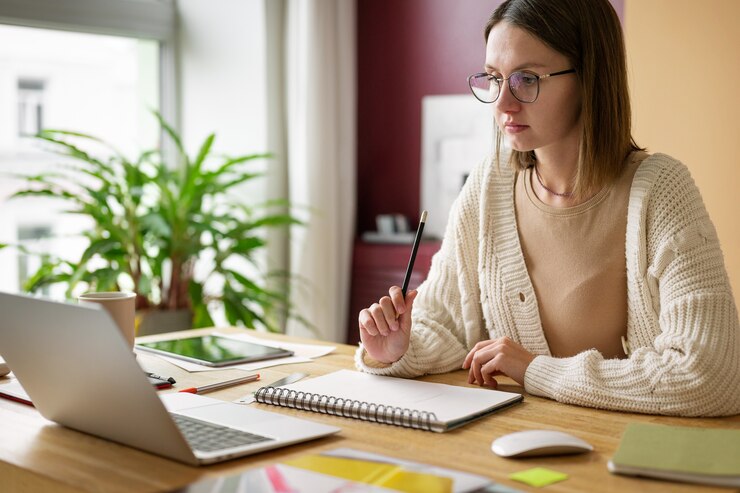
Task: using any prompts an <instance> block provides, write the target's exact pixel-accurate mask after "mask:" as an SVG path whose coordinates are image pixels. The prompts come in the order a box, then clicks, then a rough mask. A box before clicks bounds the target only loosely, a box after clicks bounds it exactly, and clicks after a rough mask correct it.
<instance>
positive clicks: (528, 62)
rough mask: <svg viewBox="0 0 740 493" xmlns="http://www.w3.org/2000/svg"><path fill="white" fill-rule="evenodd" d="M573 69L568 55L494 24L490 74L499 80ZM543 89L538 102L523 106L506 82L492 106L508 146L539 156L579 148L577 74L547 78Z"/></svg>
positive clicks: (522, 32)
mask: <svg viewBox="0 0 740 493" xmlns="http://www.w3.org/2000/svg"><path fill="white" fill-rule="evenodd" d="M571 68H573V67H572V66H571V63H570V62H569V61H568V58H567V57H566V56H565V55H563V54H562V53H559V52H557V51H555V50H553V49H552V48H550V47H549V46H547V45H546V44H545V43H543V42H542V41H540V40H539V39H537V38H536V37H535V36H533V35H531V34H529V33H528V32H527V31H525V30H523V29H521V28H518V27H514V26H512V25H510V24H509V23H507V22H505V21H503V22H499V23H498V24H497V25H496V26H494V28H493V29H492V30H491V32H490V34H489V36H488V43H487V44H486V67H485V71H486V72H487V73H489V74H493V75H495V76H496V77H504V78H506V77H509V76H510V75H511V74H512V72H516V71H518V70H526V71H530V72H533V73H535V74H538V75H543V74H549V73H553V72H559V71H561V70H567V69H571ZM539 85H540V91H539V96H538V97H537V100H536V101H535V102H533V103H522V102H521V101H519V100H517V99H516V98H515V97H514V95H513V94H512V93H511V90H510V89H509V82H508V81H505V82H503V83H502V86H501V93H500V94H499V97H498V99H497V100H496V101H495V102H494V103H492V106H493V109H494V114H495V118H496V123H497V124H498V125H499V128H500V129H501V131H502V132H503V134H504V136H505V137H506V140H507V142H508V144H509V146H511V148H512V149H514V150H517V151H532V150H534V151H535V152H536V153H537V154H539V153H540V152H546V151H551V150H552V151H562V148H564V147H569V146H575V149H576V150H577V149H578V142H579V139H580V136H581V122H580V114H581V95H580V90H579V87H578V79H577V77H576V74H573V73H571V74H564V75H558V76H555V77H550V78H545V79H542V80H540V81H539ZM571 149H572V147H571ZM571 152H572V151H571Z"/></svg>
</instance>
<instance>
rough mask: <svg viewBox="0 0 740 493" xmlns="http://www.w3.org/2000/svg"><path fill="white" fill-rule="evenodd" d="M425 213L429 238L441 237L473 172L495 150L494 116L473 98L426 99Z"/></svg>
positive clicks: (424, 149)
mask: <svg viewBox="0 0 740 493" xmlns="http://www.w3.org/2000/svg"><path fill="white" fill-rule="evenodd" d="M421 120H422V132H421V133H422V137H421V139H422V145H421V210H427V211H429V218H428V219H427V223H426V226H425V227H424V233H425V235H429V236H430V237H432V236H433V237H437V238H442V236H443V233H444V230H445V226H446V225H447V216H448V215H449V213H450V208H451V207H452V203H453V202H454V200H455V198H456V197H457V196H458V194H459V193H460V189H461V188H462V186H463V184H464V183H465V180H466V179H467V177H468V175H469V174H470V171H471V170H472V169H473V168H475V167H476V166H477V165H478V164H479V163H480V162H481V161H483V160H484V159H485V158H486V157H487V156H488V155H489V154H490V153H491V151H492V149H493V142H494V135H493V111H492V109H491V107H490V105H486V104H481V103H480V102H479V101H476V100H475V98H473V97H472V95H470V94H460V95H446V96H425V97H424V98H423V99H422V117H421Z"/></svg>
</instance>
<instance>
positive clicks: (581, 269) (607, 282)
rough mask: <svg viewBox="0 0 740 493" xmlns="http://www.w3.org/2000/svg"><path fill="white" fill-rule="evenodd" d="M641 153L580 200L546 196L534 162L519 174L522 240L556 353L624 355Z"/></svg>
mask: <svg viewBox="0 0 740 493" xmlns="http://www.w3.org/2000/svg"><path fill="white" fill-rule="evenodd" d="M644 157H645V154H644V153H633V154H632V155H631V156H630V162H629V164H628V166H627V167H626V168H625V170H624V172H623V173H622V175H621V177H620V178H619V180H618V181H617V182H615V183H612V184H611V185H609V186H606V187H604V188H603V189H602V190H601V191H600V192H599V193H597V194H596V195H594V196H593V197H592V198H590V199H589V200H587V201H586V202H584V203H582V204H579V205H577V206H575V207H567V208H558V207H552V206H549V205H547V204H545V203H544V202H542V201H541V200H540V199H539V198H538V197H537V195H536V193H535V192H534V190H533V189H532V180H533V179H534V178H533V172H532V170H533V168H528V169H527V170H525V171H524V172H523V173H519V174H518V175H517V177H516V186H515V189H514V198H515V211H516V222H517V226H518V231H519V241H520V242H521V248H522V253H523V254H524V262H525V263H526V265H527V271H528V272H529V276H530V278H531V279H532V285H533V286H534V292H535V297H536V298H537V307H538V309H539V313H540V319H541V321H542V329H543V331H544V333H545V338H546V339H547V344H548V346H549V347H550V353H551V354H552V355H553V356H556V357H567V356H574V355H576V354H578V353H580V352H582V351H586V350H588V349H596V350H597V351H599V352H600V353H601V354H602V355H604V357H605V358H624V357H625V356H626V355H625V353H624V349H623V348H622V337H623V336H626V335H627V267H626V265H625V261H624V259H625V250H624V238H625V235H626V232H627V205H628V202H629V194H630V186H631V185H632V179H633V177H634V174H635V171H636V170H637V166H638V164H639V163H640V161H641V160H642V159H644Z"/></svg>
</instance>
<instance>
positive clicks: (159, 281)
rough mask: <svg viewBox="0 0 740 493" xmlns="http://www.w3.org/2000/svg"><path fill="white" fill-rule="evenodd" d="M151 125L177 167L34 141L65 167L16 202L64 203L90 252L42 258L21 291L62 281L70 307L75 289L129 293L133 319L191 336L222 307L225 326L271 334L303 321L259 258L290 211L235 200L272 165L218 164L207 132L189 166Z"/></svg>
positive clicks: (70, 141)
mask: <svg viewBox="0 0 740 493" xmlns="http://www.w3.org/2000/svg"><path fill="white" fill-rule="evenodd" d="M155 116H156V117H157V119H158V120H159V123H160V126H161V129H162V130H163V135H165V136H166V137H167V138H169V139H170V140H171V142H172V143H173V147H174V148H175V149H176V154H177V158H176V160H177V161H179V162H178V163H176V164H177V165H175V163H171V164H170V165H168V163H166V162H165V159H163V153H162V152H161V151H160V150H159V149H155V150H149V151H146V152H143V153H141V154H140V155H139V156H138V157H137V158H136V159H135V160H129V159H127V158H126V157H125V156H124V155H122V154H121V153H119V152H118V151H116V150H115V149H114V148H113V147H112V146H110V145H108V144H106V143H105V142H104V141H103V140H100V139H98V138H96V137H92V136H90V135H86V134H81V133H76V132H69V131H61V130H45V131H43V132H41V133H40V134H39V135H37V138H38V139H40V140H41V141H43V142H45V143H46V144H48V145H50V146H51V149H52V150H53V151H54V152H56V153H58V154H61V155H64V156H67V157H68V158H71V163H72V164H70V165H65V166H63V167H62V168H61V170H58V171H57V170H55V171H54V172H49V173H43V174H38V175H33V176H23V179H24V180H25V182H26V183H27V184H28V187H27V188H26V189H23V190H21V191H19V192H17V193H16V194H15V195H14V196H13V197H16V198H17V197H28V196H36V197H38V196H43V197H54V198H57V199H60V200H63V201H65V202H66V203H68V204H70V205H71V208H70V209H69V210H68V211H67V212H69V213H73V214H82V215H85V216H87V217H89V218H90V219H91V220H92V222H93V224H94V227H93V228H92V229H90V230H88V231H85V232H84V233H83V235H84V236H85V237H86V238H87V240H88V246H87V248H86V250H85V251H84V253H83V254H82V256H81V257H80V258H79V259H76V260H69V259H62V258H58V257H53V256H49V255H43V256H42V264H41V266H40V268H39V269H38V270H37V271H36V272H35V274H33V275H32V276H31V277H30V279H29V280H28V282H27V283H26V285H25V286H24V289H26V290H27V291H36V290H38V289H39V288H41V287H42V286H45V285H49V284H54V283H64V284H66V287H67V296H68V297H70V298H71V297H73V291H79V288H78V286H79V285H80V284H82V285H83V286H84V288H85V290H89V291H111V290H119V289H121V288H126V289H131V290H133V291H134V292H135V293H137V295H138V296H137V300H136V307H137V311H138V312H139V313H147V312H148V313H156V312H165V311H166V312H173V311H179V312H180V313H182V312H185V314H186V317H188V318H191V319H192V326H193V327H207V326H212V325H214V322H213V318H212V310H214V309H215V310H217V309H223V313H224V314H225V316H226V319H227V321H228V322H229V323H230V324H232V325H243V326H245V327H248V328H265V329H268V330H272V331H274V330H276V329H277V328H278V325H279V321H280V320H282V319H283V317H285V316H294V317H297V318H299V319H300V317H299V316H298V315H297V314H296V313H293V311H292V309H291V306H290V304H289V302H288V297H287V294H286V293H287V282H285V281H286V280H287V279H288V276H287V275H285V274H284V273H283V274H279V273H278V274H277V275H273V274H264V273H261V272H262V270H261V269H260V267H259V261H258V258H257V255H258V254H259V253H260V252H263V251H265V248H266V240H265V232H266V229H267V228H275V227H287V226H289V225H292V224H300V222H299V221H297V220H296V219H295V218H294V217H292V216H291V215H290V214H289V213H287V212H285V211H286V210H287V203H286V202H285V201H272V202H267V203H264V204H260V205H249V204H246V203H244V201H243V199H242V198H241V197H236V196H235V195H234V194H233V192H235V191H236V188H237V187H238V186H239V185H241V184H244V183H246V182H249V181H250V180H253V179H255V178H258V177H260V176H262V173H260V172H258V171H255V170H252V169H251V168H252V163H253V162H255V161H257V160H260V159H265V158H268V157H269V155H268V154H251V155H244V156H239V157H236V158H228V157H222V158H219V159H218V162H217V163H214V162H213V159H212V152H211V149H212V146H213V143H214V139H215V135H214V134H211V135H210V136H208V137H207V138H206V139H205V141H204V142H203V144H202V145H201V146H200V149H199V151H198V153H197V154H196V155H195V156H194V157H192V158H191V157H189V156H188V154H187V153H186V152H185V148H184V146H183V143H182V141H181V139H180V136H179V135H178V134H177V133H176V132H175V131H174V129H173V128H172V127H171V126H170V125H168V124H167V122H166V121H165V120H164V119H163V118H162V116H161V115H160V114H159V113H155ZM85 143H89V144H94V145H95V146H97V147H98V148H100V146H103V147H102V148H104V149H107V152H105V154H106V155H107V157H105V158H102V157H99V156H97V155H94V154H93V153H89V152H88V150H86V149H85V148H84V147H83V144H85ZM199 259H201V260H203V259H207V260H206V261H205V262H207V263H208V265H209V266H210V267H209V268H208V273H207V274H205V275H202V276H200V277H198V278H196V276H195V275H194V267H195V264H196V261H198V260H199ZM235 259H243V260H246V262H247V263H246V266H248V267H249V268H244V265H242V266H241V267H238V266H236V265H235V263H238V262H235ZM242 264H244V262H242ZM255 272H257V274H255ZM213 278H217V280H218V281H220V282H219V283H218V284H220V287H219V288H218V289H217V290H211V289H208V286H207V285H206V283H207V282H208V281H211V280H212V279H213ZM268 278H272V279H273V280H275V281H276V282H268ZM212 282H213V281H212ZM303 322H304V323H307V322H306V321H305V320H303Z"/></svg>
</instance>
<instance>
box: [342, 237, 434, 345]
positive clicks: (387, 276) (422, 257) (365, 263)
mask: <svg viewBox="0 0 740 493" xmlns="http://www.w3.org/2000/svg"><path fill="white" fill-rule="evenodd" d="M440 245H441V243H440V242H439V241H422V242H421V243H420V244H419V251H418V252H417V253H416V262H415V263H414V271H413V272H412V274H411V281H410V282H409V289H414V288H416V287H418V286H419V284H421V283H422V282H423V281H424V279H426V277H427V274H428V273H429V268H430V267H431V264H432V256H433V255H434V254H435V253H437V250H439V247H440ZM411 247H412V246H411V244H404V245H396V244H387V243H367V242H364V241H360V240H358V241H356V242H355V246H354V252H353V255H352V284H351V286H352V289H351V293H350V302H349V323H348V327H347V344H357V343H358V342H359V340H360V333H359V328H358V325H357V316H358V314H359V313H360V310H362V309H363V308H367V307H369V306H370V305H372V304H373V303H375V302H377V301H378V300H379V299H380V298H381V297H383V296H385V295H387V294H388V289H389V288H390V287H391V286H393V285H396V286H401V285H403V276H404V275H405V274H406V266H407V265H408V262H409V257H410V256H411Z"/></svg>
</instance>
